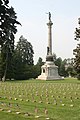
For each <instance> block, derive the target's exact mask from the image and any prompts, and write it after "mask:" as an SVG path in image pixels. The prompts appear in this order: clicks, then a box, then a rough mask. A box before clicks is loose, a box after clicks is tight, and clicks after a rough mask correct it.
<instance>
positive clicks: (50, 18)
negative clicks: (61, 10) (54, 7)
mask: <svg viewBox="0 0 80 120" xmlns="http://www.w3.org/2000/svg"><path fill="white" fill-rule="evenodd" d="M49 20H51V13H50V12H49Z"/></svg>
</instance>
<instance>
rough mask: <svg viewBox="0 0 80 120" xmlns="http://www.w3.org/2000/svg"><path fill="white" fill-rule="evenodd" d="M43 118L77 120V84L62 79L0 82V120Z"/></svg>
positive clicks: (79, 106) (79, 107)
mask: <svg viewBox="0 0 80 120" xmlns="http://www.w3.org/2000/svg"><path fill="white" fill-rule="evenodd" d="M45 109H46V110H47V111H48V113H47V114H45V111H46V110H45ZM19 112H20V114H18V113H19ZM35 116H39V118H35ZM47 117H48V118H50V120H79V119H80V81H78V80H77V79H76V78H66V79H65V80H57V81H56V80H54V81H44V80H23V81H6V82H4V83H3V82H0V120H18V119H19V120H36V119H37V120H45V119H46V118H47Z"/></svg>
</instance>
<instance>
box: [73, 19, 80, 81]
mask: <svg viewBox="0 0 80 120" xmlns="http://www.w3.org/2000/svg"><path fill="white" fill-rule="evenodd" d="M78 24H79V28H76V31H75V40H77V41H79V40H80V18H79V22H78ZM73 54H74V55H75V58H74V67H75V70H76V72H77V78H78V79H79V80H80V43H79V44H77V47H76V49H74V50H73Z"/></svg>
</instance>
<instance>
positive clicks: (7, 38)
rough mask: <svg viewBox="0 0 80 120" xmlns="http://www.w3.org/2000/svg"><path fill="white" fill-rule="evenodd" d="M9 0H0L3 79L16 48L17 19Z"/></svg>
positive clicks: (0, 42)
mask: <svg viewBox="0 0 80 120" xmlns="http://www.w3.org/2000/svg"><path fill="white" fill-rule="evenodd" d="M8 4H9V0H0V45H1V57H2V65H3V67H2V68H3V81H5V79H6V74H7V68H8V63H10V60H11V58H12V53H13V50H14V34H16V32H17V28H16V27H17V26H16V24H20V23H19V22H18V21H17V20H16V19H17V16H16V13H15V11H14V8H13V7H9V5H8Z"/></svg>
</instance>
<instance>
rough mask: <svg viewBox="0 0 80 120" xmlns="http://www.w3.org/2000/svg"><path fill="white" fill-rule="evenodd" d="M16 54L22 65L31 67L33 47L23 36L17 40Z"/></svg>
mask: <svg viewBox="0 0 80 120" xmlns="http://www.w3.org/2000/svg"><path fill="white" fill-rule="evenodd" d="M15 50H16V51H17V53H18V54H19V55H20V57H21V61H22V63H23V64H27V65H33V64H34V60H33V54H34V51H33V46H32V45H31V43H30V42H28V41H27V39H25V38H24V37H23V36H21V37H20V38H19V42H18V43H17V46H16V49H15Z"/></svg>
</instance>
